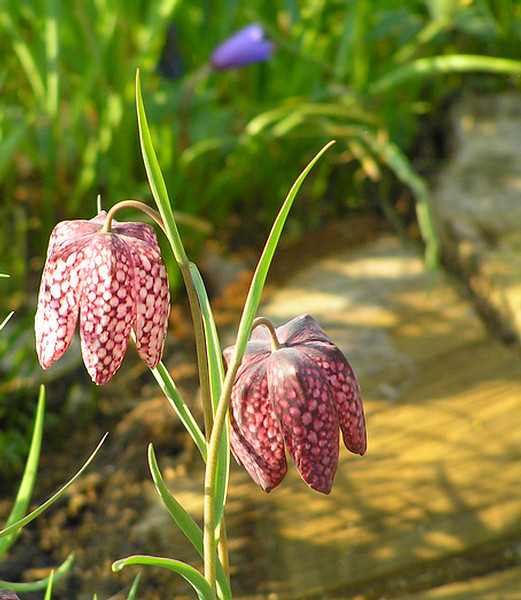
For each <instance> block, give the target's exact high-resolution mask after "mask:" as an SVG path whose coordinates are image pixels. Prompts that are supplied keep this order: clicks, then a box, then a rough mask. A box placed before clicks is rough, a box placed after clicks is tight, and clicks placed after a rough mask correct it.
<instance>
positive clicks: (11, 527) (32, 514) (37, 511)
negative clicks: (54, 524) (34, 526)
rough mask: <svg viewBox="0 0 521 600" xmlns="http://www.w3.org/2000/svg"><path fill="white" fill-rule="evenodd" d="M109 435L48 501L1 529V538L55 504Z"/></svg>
mask: <svg viewBox="0 0 521 600" xmlns="http://www.w3.org/2000/svg"><path fill="white" fill-rule="evenodd" d="M107 436H108V433H106V434H105V435H104V436H103V437H102V438H101V440H100V442H99V444H98V445H97V446H96V448H95V449H94V451H93V452H92V454H91V455H90V456H89V458H88V459H87V460H86V461H85V463H84V464H83V466H82V467H81V469H80V470H79V471H78V472H77V473H76V474H75V475H74V477H71V479H69V481H68V482H67V483H66V484H65V485H64V486H63V487H61V488H60V489H59V490H58V491H57V492H56V493H55V494H53V495H52V496H51V497H50V498H49V499H48V500H47V501H46V502H44V503H43V504H41V505H40V506H39V507H38V508H36V509H35V510H33V511H32V512H30V513H29V514H28V515H26V516H25V517H24V518H23V519H20V520H18V521H16V522H15V523H13V524H11V525H9V526H7V527H5V528H4V529H2V530H1V531H0V538H3V537H4V536H6V535H10V534H11V533H13V532H14V531H17V530H18V529H20V528H21V527H25V525H27V524H28V523H30V522H31V521H33V520H34V519H36V517H38V516H39V515H41V514H42V513H43V511H44V510H46V509H47V508H49V506H51V505H52V504H54V502H56V500H58V498H60V496H62V495H63V494H64V493H65V492H66V491H67V490H68V489H69V488H70V486H71V485H72V484H73V483H74V482H75V481H76V480H77V479H78V478H79V477H81V475H82V474H83V472H84V471H85V469H86V468H87V467H88V466H89V465H90V463H91V462H92V461H93V460H94V458H95V457H96V455H97V454H98V452H99V450H100V448H101V446H102V445H103V442H104V441H105V439H106V438H107Z"/></svg>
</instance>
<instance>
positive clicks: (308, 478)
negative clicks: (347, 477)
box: [267, 348, 339, 494]
mask: <svg viewBox="0 0 521 600" xmlns="http://www.w3.org/2000/svg"><path fill="white" fill-rule="evenodd" d="M267 376H268V389H269V394H270V397H271V400H272V402H273V407H274V409H275V414H276V415H277V419H278V421H279V424H280V428H281V431H282V435H283V437H284V441H285V443H286V447H287V449H288V452H289V454H290V456H291V458H292V460H293V462H294V463H295V466H296V467H297V469H298V471H299V473H300V475H301V477H302V479H304V481H305V482H306V483H307V484H308V485H309V486H310V487H311V488H313V489H314V490H317V491H319V492H322V493H323V494H329V492H330V491H331V486H332V484H333V478H334V476H335V473H336V469H337V465H338V453H339V449H338V442H339V430H338V428H339V424H338V414H337V409H336V405H335V401H334V396H333V392H332V390H331V387H330V385H329V383H328V382H327V379H326V377H325V376H324V373H323V372H322V371H321V369H319V368H318V366H317V365H316V363H315V362H314V361H313V360H311V359H309V358H308V357H307V356H306V355H305V354H304V353H303V352H301V351H298V350H296V349H293V348H281V349H280V350H277V351H276V352H273V353H272V354H271V356H270V357H269V359H268V361H267Z"/></svg>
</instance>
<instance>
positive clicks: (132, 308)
mask: <svg viewBox="0 0 521 600" xmlns="http://www.w3.org/2000/svg"><path fill="white" fill-rule="evenodd" d="M105 217H106V213H105V212H104V211H102V212H101V213H100V214H99V215H98V216H97V217H95V218H94V219H91V220H90V221H62V222H61V223H58V225H56V227H55V228H54V230H53V232H52V234H51V238H50V240H49V248H48V250H47V260H46V263H45V268H44V270H43V274H42V280H41V284H40V292H39V296H38V310H37V312H36V318H35V331H36V349H37V352H38V358H39V360H40V363H41V365H42V367H43V368H44V369H48V368H49V367H50V366H51V365H52V363H54V362H55V361H57V360H58V359H59V358H60V357H61V356H62V355H63V354H64V353H65V351H66V350H67V348H68V347H69V345H70V343H71V341H72V338H73V336H74V330H75V328H76V322H77V320H78V315H79V320H80V340H81V351H82V355H83V361H84V363H85V367H86V368H87V371H88V372H89V375H90V376H91V377H92V379H93V381H94V382H95V383H97V384H103V383H106V382H107V381H108V380H109V379H110V378H111V377H112V376H113V375H114V373H115V372H116V371H117V369H118V368H119V366H120V365H121V362H122V360H123V356H124V354H125V351H126V349H127V345H128V340H129V337H130V332H131V330H134V333H135V336H136V349H137V351H138V354H139V356H140V357H141V358H142V359H143V360H144V361H145V363H146V364H147V365H148V366H149V367H151V368H154V367H156V366H157V364H158V363H159V360H160V359H161V354H162V352H163V346H164V341H165V336H166V328H167V321H168V313H169V306H170V293H169V288H168V280H167V274H166V269H165V265H164V263H163V260H162V258H161V255H160V250H159V246H158V243H157V238H156V234H155V231H154V229H153V227H151V226H150V225H144V224H142V223H118V222H117V221H115V220H112V231H110V232H107V233H103V232H101V231H100V230H101V228H102V226H103V224H104V222H105Z"/></svg>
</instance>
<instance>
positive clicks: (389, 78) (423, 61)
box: [369, 54, 521, 96]
mask: <svg viewBox="0 0 521 600" xmlns="http://www.w3.org/2000/svg"><path fill="white" fill-rule="evenodd" d="M470 72H482V73H495V74H497V75H520V74H521V61H520V60H512V59H508V58H495V57H492V56H479V55H475V54H447V55H445V56H429V57H427V58H419V59H417V60H414V61H412V62H411V63H409V64H407V65H404V66H402V67H398V68H397V69H394V70H393V71H391V72H388V73H386V74H385V75H383V76H382V77H380V79H377V80H376V81H375V82H374V83H373V84H372V85H371V86H370V87H369V93H370V94H371V95H372V96H376V95H379V94H381V93H382V92H387V91H388V90H390V89H392V88H393V87H396V86H397V85H401V84H403V83H405V82H407V81H408V80H410V79H414V78H418V77H425V76H427V75H438V74H440V73H470Z"/></svg>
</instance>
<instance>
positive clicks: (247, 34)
mask: <svg viewBox="0 0 521 600" xmlns="http://www.w3.org/2000/svg"><path fill="white" fill-rule="evenodd" d="M272 52H273V43H272V42H269V41H267V40H266V39H265V35H264V29H263V28H262V27H261V26H260V25H258V24H257V23H252V24H251V25H248V26H247V27H243V28H242V29H240V30H239V31H237V32H236V33H235V34H234V35H232V36H231V37H229V38H228V39H227V40H225V41H224V42H223V43H222V44H220V45H219V46H217V48H215V50H214V51H213V52H212V55H211V57H210V63H211V65H212V67H213V68H214V69H218V70H220V71H223V70H225V69H234V68H237V67H244V66H246V65H250V64H253V63H257V62H264V61H265V60H268V58H269V57H270V56H271V53H272Z"/></svg>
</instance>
